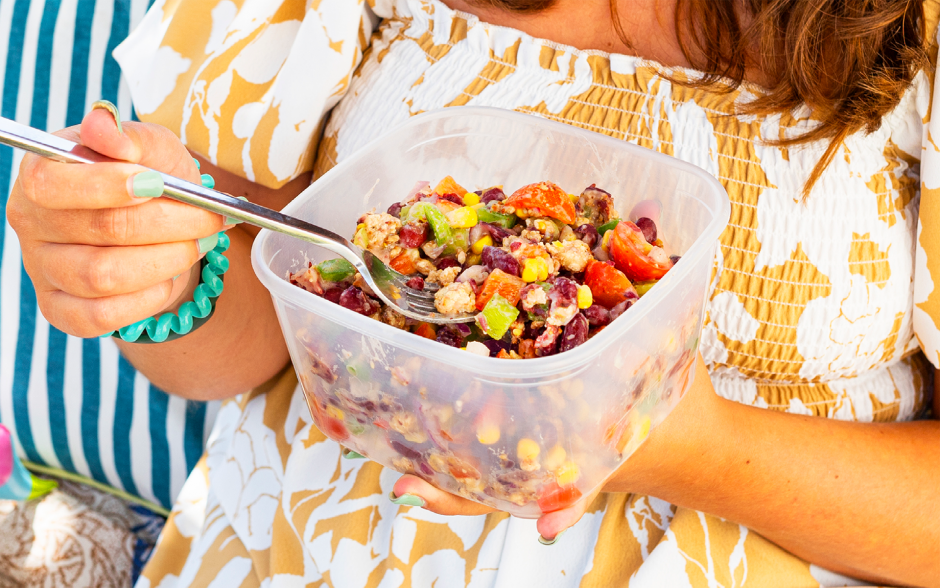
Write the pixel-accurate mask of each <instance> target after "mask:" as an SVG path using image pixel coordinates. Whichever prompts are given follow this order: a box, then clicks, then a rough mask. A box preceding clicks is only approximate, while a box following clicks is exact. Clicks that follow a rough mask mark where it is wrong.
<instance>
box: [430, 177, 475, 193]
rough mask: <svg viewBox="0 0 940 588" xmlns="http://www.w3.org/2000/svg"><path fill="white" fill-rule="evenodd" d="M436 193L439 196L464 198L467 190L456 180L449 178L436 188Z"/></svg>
mask: <svg viewBox="0 0 940 588" xmlns="http://www.w3.org/2000/svg"><path fill="white" fill-rule="evenodd" d="M434 192H436V193H437V194H456V195H457V196H460V197H461V198H463V195H464V194H466V193H467V190H466V189H465V188H464V187H463V186H461V185H460V184H458V183H457V182H456V181H455V180H454V178H452V177H450V176H447V177H446V178H444V179H443V180H441V181H440V183H438V184H437V186H435V187H434Z"/></svg>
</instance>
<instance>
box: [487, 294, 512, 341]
mask: <svg viewBox="0 0 940 588" xmlns="http://www.w3.org/2000/svg"><path fill="white" fill-rule="evenodd" d="M481 314H482V315H483V318H485V319H486V334H487V335H489V336H490V337H492V338H494V339H502V338H503V335H505V334H506V331H508V330H509V325H511V324H512V323H513V321H515V320H516V317H518V316H519V309H518V308H516V307H515V306H513V305H511V304H509V301H508V300H506V299H505V298H503V297H502V296H500V295H499V294H494V295H493V297H492V298H490V301H489V302H487V303H486V306H485V307H484V308H483V312H482V313H481Z"/></svg>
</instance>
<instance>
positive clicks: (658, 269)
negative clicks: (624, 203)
mask: <svg viewBox="0 0 940 588" xmlns="http://www.w3.org/2000/svg"><path fill="white" fill-rule="evenodd" d="M609 248H610V257H611V258H612V259H613V260H614V263H615V264H616V265H617V269H619V270H620V271H622V272H623V273H624V274H625V275H626V276H627V277H628V278H630V279H631V280H640V281H647V280H658V279H660V278H661V277H663V276H665V275H666V272H668V271H669V270H670V268H672V265H673V264H672V260H671V259H669V256H668V255H666V252H665V251H663V249H662V248H661V247H656V246H655V245H651V244H650V243H647V242H646V238H645V237H644V236H643V231H642V230H640V228H639V227H637V226H636V225H635V224H633V223H631V222H630V221H624V222H622V223H620V224H618V225H617V228H616V229H614V236H613V237H612V238H611V240H610V245H609Z"/></svg>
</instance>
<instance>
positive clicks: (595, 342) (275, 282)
mask: <svg viewBox="0 0 940 588" xmlns="http://www.w3.org/2000/svg"><path fill="white" fill-rule="evenodd" d="M455 110H459V112H460V115H462V116H473V115H477V116H487V117H493V116H494V115H495V116H496V117H497V118H514V119H518V120H520V121H523V122H524V123H530V121H531V118H532V117H533V115H532V114H523V113H519V112H515V111H512V110H505V109H501V108H493V107H484V106H461V107H449V108H444V109H439V110H435V111H431V112H426V113H422V114H418V115H415V116H412V117H411V118H409V119H408V120H407V121H405V122H404V123H402V124H401V125H398V126H396V127H394V128H392V129H390V130H389V131H386V132H385V133H383V134H382V135H381V136H379V137H378V138H376V139H374V140H372V141H370V142H369V143H368V144H366V145H364V146H363V147H362V148H360V149H359V150H358V151H357V152H356V153H359V152H364V151H367V150H369V149H371V148H373V147H374V146H375V145H376V144H379V143H381V142H383V141H386V140H388V138H389V137H391V136H393V135H394V134H397V133H399V132H401V131H402V130H403V129H405V128H408V127H409V126H414V125H418V124H423V123H425V122H429V121H433V120H434V119H439V118H449V117H450V116H453V115H454V114H455V112H454V111H455ZM535 118H537V119H538V121H539V126H546V127H549V128H551V130H554V131H559V132H563V133H567V134H570V135H574V136H576V137H579V138H581V139H582V140H585V141H588V142H590V143H600V144H606V145H609V146H611V147H615V148H617V149H620V150H623V151H626V152H629V153H630V154H631V155H633V154H636V155H637V156H640V157H647V158H651V159H652V160H653V161H659V162H661V163H663V164H665V165H668V166H670V167H674V168H679V169H682V170H683V171H685V172H688V173H691V174H693V175H696V176H698V177H700V178H702V179H703V180H704V181H705V183H706V184H711V185H712V186H713V187H714V188H715V189H716V190H717V193H718V194H719V195H722V196H724V197H723V198H720V199H719V200H720V204H719V207H718V209H717V210H715V209H714V208H712V207H710V206H708V204H707V203H705V202H702V201H701V200H700V202H702V205H703V206H704V207H705V208H706V209H708V210H709V211H710V212H711V213H712V214H713V218H712V220H711V221H710V222H709V224H708V225H707V226H706V227H705V229H704V230H703V231H702V234H701V235H699V236H698V238H697V239H695V241H693V243H692V244H691V245H690V246H689V250H690V251H691V250H695V249H696V246H697V245H701V244H703V243H707V242H711V241H717V239H718V236H719V235H720V234H721V232H722V231H723V230H724V228H725V226H726V225H727V222H728V220H729V218H730V216H731V204H730V201H729V200H728V197H727V194H726V192H725V190H724V188H723V187H722V186H721V184H720V183H718V181H717V180H716V179H715V178H714V177H713V176H712V175H710V174H709V173H707V172H706V171H705V170H703V169H701V168H700V167H698V166H695V165H692V164H690V163H687V162H685V161H682V160H680V159H677V158H675V157H670V156H668V155H664V154H662V153H658V152H656V151H653V150H651V149H646V148H644V147H639V146H637V145H633V144H632V143H627V142H625V141H621V140H618V139H614V138H612V137H608V136H606V135H601V134H599V133H595V132H593V131H588V130H585V129H581V128H578V127H575V126H573V125H568V124H565V123H560V122H556V121H552V120H548V119H544V118H541V117H538V116H537V115H535ZM471 134H477V133H454V134H452V135H449V136H466V135H471ZM437 139H440V137H435V138H434V139H431V140H437ZM425 142H427V141H423V142H422V143H418V144H415V145H414V146H412V147H411V149H414V148H416V147H418V146H420V145H421V144H424V143H425ZM409 150H410V149H409ZM356 153H354V154H352V155H350V156H349V157H347V158H346V159H345V160H344V161H341V162H340V163H338V164H336V165H335V166H334V167H333V168H332V169H330V170H329V171H327V172H326V173H325V174H323V176H321V177H320V179H318V180H317V181H315V182H314V183H313V184H311V185H310V186H309V187H308V188H306V189H305V190H304V191H303V192H301V193H300V194H298V195H297V197H295V198H294V200H293V201H291V202H290V203H289V204H288V205H287V206H285V207H284V209H283V212H284V213H285V214H293V209H295V208H297V207H299V206H300V205H301V200H303V202H304V203H306V202H308V201H309V200H308V199H302V197H303V196H304V194H306V193H307V192H308V191H309V190H313V189H314V188H315V187H316V185H317V183H318V182H321V181H322V180H323V179H325V178H330V177H332V176H334V175H339V174H342V173H343V172H345V171H346V170H347V169H351V168H354V167H355V166H356V165H357V161H356V159H357V158H356ZM328 196H329V195H328V194H327V193H325V192H324V193H323V194H319V195H317V196H315V197H314V198H313V200H316V199H319V198H325V197H328ZM326 228H329V227H326ZM334 230H335V229H334ZM274 234H275V233H274V232H272V231H269V230H267V229H262V230H261V232H260V234H259V235H258V237H257V238H256V239H255V242H254V244H253V245H252V248H251V249H252V250H251V265H252V267H253V268H254V271H255V274H256V275H257V276H258V278H259V279H260V280H261V283H262V284H263V285H264V286H265V287H266V288H267V289H268V291H269V292H271V294H272V295H276V298H277V299H278V300H279V301H289V302H292V303H294V304H295V305H297V306H300V307H305V308H306V309H307V310H308V311H310V312H315V313H316V314H318V315H320V316H321V317H323V318H326V319H328V320H331V321H333V322H335V323H338V324H340V325H341V326H343V327H346V328H349V329H352V330H353V331H356V332H357V333H360V334H361V335H363V336H366V337H374V338H376V339H378V340H380V341H382V342H384V343H387V344H389V345H394V346H396V347H399V348H402V349H405V350H407V351H410V352H413V353H416V354H419V355H421V356H423V357H426V358H428V359H433V360H435V361H439V362H442V363H446V364H449V365H455V366H458V367H460V368H461V369H464V370H467V371H475V372H477V373H479V374H481V375H483V374H486V375H487V376H488V377H492V378H497V379H501V378H526V379H529V378H538V377H540V376H544V375H551V374H558V373H559V372H564V371H569V370H573V369H576V368H578V367H581V366H582V365H583V364H586V363H588V362H590V361H591V360H593V359H594V358H595V357H596V356H597V355H598V354H599V353H600V352H601V351H603V350H604V349H606V348H607V347H608V346H609V345H611V344H612V343H613V342H614V341H615V340H617V339H619V338H620V336H621V335H623V332H624V331H627V330H628V329H629V328H630V327H632V326H633V325H634V324H635V323H636V322H637V321H639V320H640V317H641V316H642V315H644V314H645V311H646V309H647V308H648V307H650V306H653V305H655V304H656V303H657V302H659V300H658V299H657V300H653V299H651V298H650V297H648V296H643V297H642V298H640V300H639V301H637V303H636V304H634V305H633V306H631V307H630V312H626V313H624V314H623V315H621V316H620V317H618V318H617V320H615V321H613V322H612V323H611V324H610V326H608V327H607V328H605V329H604V330H603V331H601V332H600V333H598V334H597V335H595V336H594V337H592V338H591V339H589V340H588V341H587V342H585V343H584V344H582V345H580V346H578V347H576V348H575V349H572V350H570V351H566V352H564V353H561V354H556V355H550V356H547V357H538V358H532V359H526V360H519V361H507V360H504V359H498V358H495V357H483V356H480V355H476V354H473V353H468V352H466V351H464V350H461V349H457V348H454V347H450V346H447V345H444V344H442V343H437V342H436V341H429V340H426V339H423V338H421V337H418V336H417V335H414V334H413V333H407V332H405V331H402V330H401V329H396V328H395V327H392V326H391V325H387V324H385V323H382V322H380V321H376V320H374V319H371V318H369V317H366V316H362V315H360V314H357V313H355V312H352V311H350V310H348V309H345V308H342V307H339V306H338V305H336V304H334V303H332V302H329V301H327V300H325V299H322V298H320V297H319V296H316V295H315V294H312V293H310V292H307V291H306V290H303V289H302V288H298V287H297V286H294V285H293V284H291V283H289V282H288V281H287V280H286V279H285V277H283V276H278V275H276V274H275V273H274V271H273V270H271V268H270V267H268V264H267V263H266V262H265V261H264V260H263V259H262V256H263V253H262V250H263V249H264V247H265V244H266V243H267V241H268V239H269V238H271V236H272V235H274ZM280 253H281V250H278V251H276V252H274V253H273V254H272V258H273V257H274V256H276V255H279V254H280ZM709 253H711V255H712V256H714V248H713V247H700V248H698V250H697V251H695V253H693V254H688V255H684V256H682V258H681V259H680V261H679V263H678V264H676V266H675V268H673V269H672V270H670V272H669V273H668V274H666V276H665V277H664V278H663V279H662V280H661V281H660V283H658V284H657V285H656V286H654V288H653V290H656V289H659V288H661V287H666V288H675V287H678V286H677V285H678V284H679V283H681V282H682V280H683V278H685V277H686V276H687V275H688V274H689V272H691V268H692V267H693V266H694V265H696V264H695V263H693V262H694V261H698V260H700V259H701V257H702V256H704V255H706V254H709ZM336 310H339V312H335V311H336ZM412 339H414V341H412Z"/></svg>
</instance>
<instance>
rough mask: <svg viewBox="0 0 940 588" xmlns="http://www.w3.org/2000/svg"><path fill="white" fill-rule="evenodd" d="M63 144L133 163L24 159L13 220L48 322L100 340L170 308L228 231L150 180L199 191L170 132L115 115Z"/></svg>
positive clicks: (100, 114) (192, 168) (90, 123)
mask: <svg viewBox="0 0 940 588" xmlns="http://www.w3.org/2000/svg"><path fill="white" fill-rule="evenodd" d="M109 106H110V105H109ZM114 112H115V113H116V112H117V111H116V109H115V110H114ZM56 134H57V135H59V136H61V137H65V138H67V139H69V140H71V141H75V142H78V143H82V144H84V145H86V146H87V147H89V148H91V149H93V150H95V151H97V152H99V153H101V154H103V155H107V156H108V157H111V158H113V159H117V160H120V161H121V162H127V163H96V164H93V165H87V164H71V163H60V162H56V161H53V160H50V159H46V158H43V157H39V156H36V155H32V154H28V155H26V156H25V157H24V158H23V161H22V164H21V165H20V171H19V176H18V177H17V180H16V183H15V184H14V186H13V190H12V193H11V194H10V199H9V201H8V203H7V219H8V221H9V223H10V226H11V227H12V228H13V230H14V231H16V234H17V236H18V237H19V241H20V247H21V248H22V257H23V265H24V267H25V268H26V272H27V273H28V274H29V277H30V278H31V279H32V281H33V285H34V287H35V289H36V297H37V301H38V303H39V308H40V310H41V311H42V313H43V315H44V316H45V317H46V319H47V320H48V321H49V322H50V323H51V324H52V325H53V326H55V327H56V328H58V329H60V330H62V331H64V332H66V333H68V334H71V335H76V336H78V337H95V336H99V335H102V334H105V333H108V332H111V331H113V330H115V329H119V328H121V327H124V326H127V325H129V324H131V323H134V322H136V321H139V320H142V319H145V318H147V317H149V316H153V315H155V314H157V313H160V312H161V311H164V310H165V309H169V308H172V307H173V306H174V305H175V304H177V302H178V301H179V300H180V299H181V298H182V295H183V294H184V293H186V292H188V291H190V290H191V288H190V287H189V281H190V280H189V279H188V278H189V277H190V276H191V270H192V268H193V267H194V265H195V264H196V262H197V261H198V260H199V258H200V257H201V256H202V255H203V254H204V253H205V252H206V251H208V250H210V249H212V247H214V245H215V243H214V241H215V235H216V234H217V233H218V232H219V231H220V230H222V228H223V218H222V217H221V216H219V215H217V214H213V213H210V212H206V211H203V210H200V209H197V208H194V207H192V206H188V205H186V204H182V203H179V202H175V201H173V200H170V199H168V198H159V197H157V196H159V195H160V193H162V180H160V179H159V176H158V175H157V174H152V173H150V174H148V173H146V171H145V168H150V169H153V170H158V171H161V172H165V173H168V174H170V175H173V176H176V177H179V178H182V179H185V180H189V181H191V182H195V183H197V184H198V183H199V171H198V169H197V167H196V164H195V162H194V161H193V159H192V157H191V156H190V154H189V152H188V151H187V150H186V148H185V147H184V146H183V144H182V143H181V142H180V140H179V139H178V138H177V137H176V136H175V135H173V133H171V132H170V131H169V130H167V129H166V128H163V127H161V126H158V125H153V124H144V123H127V124H124V125H120V122H118V121H116V120H115V118H114V116H112V114H111V111H110V109H108V108H96V109H93V110H92V111H91V112H90V113H89V114H88V115H87V116H86V117H85V119H84V120H83V121H82V124H81V125H80V126H78V127H71V128H68V129H65V130H62V131H59V132H58V133H56ZM200 240H201V241H200ZM176 277H180V279H175V278H176Z"/></svg>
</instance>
